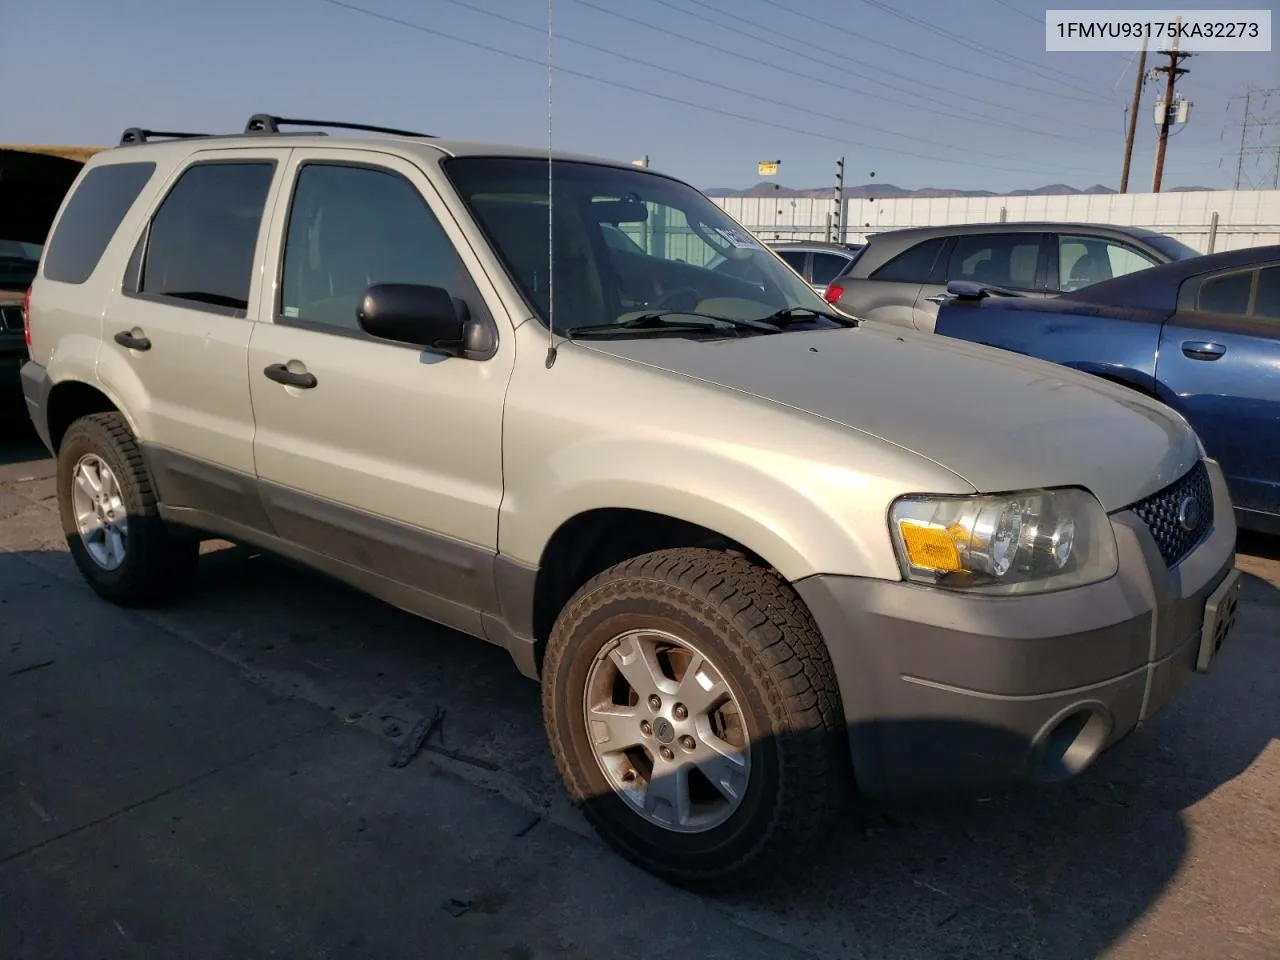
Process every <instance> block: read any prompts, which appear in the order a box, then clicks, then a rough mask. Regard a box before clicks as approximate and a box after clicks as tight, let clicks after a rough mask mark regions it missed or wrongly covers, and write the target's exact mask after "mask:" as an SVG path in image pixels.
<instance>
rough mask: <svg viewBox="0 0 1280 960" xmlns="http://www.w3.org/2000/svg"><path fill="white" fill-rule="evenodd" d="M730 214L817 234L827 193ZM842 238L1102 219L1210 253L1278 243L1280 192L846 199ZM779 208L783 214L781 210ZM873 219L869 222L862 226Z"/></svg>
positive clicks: (730, 206)
mask: <svg viewBox="0 0 1280 960" xmlns="http://www.w3.org/2000/svg"><path fill="white" fill-rule="evenodd" d="M715 202H716V203H718V204H719V205H720V206H721V207H723V208H724V209H725V211H726V212H727V213H729V214H730V215H731V216H733V217H735V218H736V219H738V220H739V221H741V222H742V223H743V224H744V225H746V226H747V227H749V228H750V229H751V230H752V232H754V233H756V234H758V235H759V236H760V237H761V238H762V239H766V240H772V239H775V238H776V239H819V240H820V239H822V238H823V237H824V235H825V232H826V223H827V216H828V215H829V214H832V213H834V212H835V202H834V201H833V200H832V199H831V198H829V197H780V198H777V199H775V198H773V197H719V198H716V199H715ZM846 205H847V216H846V221H847V223H848V230H847V232H846V234H845V239H846V240H847V241H849V242H851V243H860V242H862V241H863V240H865V239H866V235H867V234H868V233H877V232H880V231H884V230H894V229H898V228H901V227H917V226H946V225H948V224H953V223H990V222H997V221H1000V220H1002V219H1004V220H1009V221H1018V220H1050V221H1059V222H1074V223H1107V224H1114V225H1116V226H1137V227H1148V228H1150V229H1152V230H1158V231H1160V232H1161V233H1165V234H1168V235H1169V236H1171V237H1176V238H1177V239H1179V240H1181V241H1182V242H1183V243H1185V244H1187V245H1188V246H1190V247H1193V248H1195V249H1196V250H1199V251H1200V252H1201V253H1208V252H1210V249H1209V243H1210V232H1211V224H1212V221H1213V214H1214V213H1217V215H1218V227H1217V234H1216V236H1215V237H1214V240H1213V250H1215V251H1221V250H1238V249H1240V248H1242V247H1254V246H1261V245H1264V244H1273V243H1280V190H1214V191H1203V192H1196V193H1126V194H1104V195H1096V196H1095V195H1092V194H1089V195H1082V194H1080V195H1075V196H1068V197H940V198H930V199H921V198H910V199H903V200H876V201H874V202H873V201H870V200H865V199H848V200H847V201H846ZM779 210H781V216H779V213H778V211H779ZM868 223H869V224H871V226H870V227H868V226H866V224H868Z"/></svg>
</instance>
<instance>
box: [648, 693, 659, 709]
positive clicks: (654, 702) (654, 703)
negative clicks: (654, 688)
mask: <svg viewBox="0 0 1280 960" xmlns="http://www.w3.org/2000/svg"><path fill="white" fill-rule="evenodd" d="M649 709H650V710H661V709H662V701H661V700H659V699H658V696H657V694H651V695H650V697H649Z"/></svg>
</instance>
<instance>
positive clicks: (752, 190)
mask: <svg viewBox="0 0 1280 960" xmlns="http://www.w3.org/2000/svg"><path fill="white" fill-rule="evenodd" d="M1212 190H1213V188H1212V187H1170V188H1169V190H1168V192H1170V193H1191V192H1201V191H1212ZM703 192H704V193H705V194H706V195H707V196H709V197H831V198H834V196H835V185H834V184H833V185H832V186H829V187H802V188H796V187H784V186H783V185H782V184H780V183H778V184H775V183H766V182H761V183H757V184H756V185H755V186H753V187H747V188H746V189H745V190H735V189H733V188H732V187H712V188H711V189H710V190H704V191H703ZM844 192H845V196H846V197H849V198H850V199H855V200H860V199H865V198H867V197H871V198H874V199H877V200H897V199H903V198H912V197H916V198H921V197H1071V196H1083V195H1095V196H1101V195H1105V194H1111V193H1115V192H1116V191H1115V190H1112V189H1111V188H1110V187H1104V186H1103V185H1102V184H1100V183H1095V184H1094V185H1093V186H1092V187H1086V188H1085V189H1083V190H1078V189H1076V188H1075V187H1071V186H1068V185H1067V184H1065V183H1051V184H1048V185H1047V186H1043V187H1036V188H1035V189H1034V190H1010V191H1009V192H1008V193H996V192H994V191H992V190H950V189H946V188H942V187H921V188H920V189H918V190H906V189H904V188H902V187H898V186H894V185H893V184H892V183H865V184H862V185H861V186H857V187H845V190H844Z"/></svg>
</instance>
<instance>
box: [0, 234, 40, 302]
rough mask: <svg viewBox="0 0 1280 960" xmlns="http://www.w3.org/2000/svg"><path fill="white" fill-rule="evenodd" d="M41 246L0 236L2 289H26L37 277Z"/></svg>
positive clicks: (0, 280)
mask: <svg viewBox="0 0 1280 960" xmlns="http://www.w3.org/2000/svg"><path fill="white" fill-rule="evenodd" d="M41 249H42V248H41V246H40V244H38V243H26V242H24V241H21V240H5V239H3V238H0V290H26V289H27V287H29V286H31V283H32V281H33V280H35V278H36V269H37V267H39V265H40V251H41Z"/></svg>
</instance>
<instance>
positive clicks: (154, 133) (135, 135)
mask: <svg viewBox="0 0 1280 960" xmlns="http://www.w3.org/2000/svg"><path fill="white" fill-rule="evenodd" d="M208 136H212V134H208V133H177V132H175V131H172V130H145V129H143V128H142V127H130V128H129V129H127V130H126V131H125V132H124V133H122V134H120V143H121V144H125V143H147V142H149V141H151V140H154V139H156V138H157V137H162V138H165V139H168V140H190V139H193V138H196V137H208Z"/></svg>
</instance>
